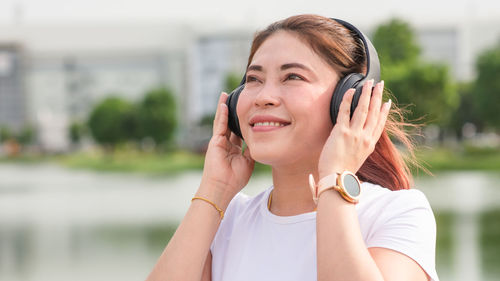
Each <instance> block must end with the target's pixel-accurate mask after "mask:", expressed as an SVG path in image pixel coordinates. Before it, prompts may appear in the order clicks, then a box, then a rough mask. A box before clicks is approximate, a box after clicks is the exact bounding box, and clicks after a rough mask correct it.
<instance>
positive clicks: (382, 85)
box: [380, 80, 384, 89]
mask: <svg viewBox="0 0 500 281" xmlns="http://www.w3.org/2000/svg"><path fill="white" fill-rule="evenodd" d="M380 88H381V89H383V88H384V80H382V81H380Z"/></svg>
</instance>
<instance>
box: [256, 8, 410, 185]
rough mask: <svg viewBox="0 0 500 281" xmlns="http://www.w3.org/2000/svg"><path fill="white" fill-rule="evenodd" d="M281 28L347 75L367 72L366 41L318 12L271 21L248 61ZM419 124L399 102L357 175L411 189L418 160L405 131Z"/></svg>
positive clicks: (380, 182)
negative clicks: (407, 119) (405, 113)
mask: <svg viewBox="0 0 500 281" xmlns="http://www.w3.org/2000/svg"><path fill="white" fill-rule="evenodd" d="M277 31H288V32H293V33H294V34H296V35H297V36H298V38H299V39H300V40H303V42H305V43H306V44H308V45H309V46H310V47H311V48H312V49H313V50H314V52H315V53H316V54H318V55H319V56H320V57H321V58H323V59H324V60H325V61H326V62H327V63H328V64H329V65H330V66H331V67H332V68H333V69H335V70H336V71H337V72H339V73H340V76H341V77H343V76H345V75H346V74H348V73H353V72H355V73H364V69H365V68H366V56H365V52H364V48H363V45H362V43H360V42H358V40H357V39H356V38H355V37H354V36H353V35H352V34H351V32H350V31H349V30H348V29H347V28H345V27H344V26H343V25H341V24H339V23H338V22H336V21H334V20H332V19H329V18H325V17H322V16H317V15H298V16H293V17H289V18H287V19H285V20H282V21H278V22H275V23H273V24H271V25H269V26H268V27H267V28H266V29H265V30H262V31H260V32H258V33H257V34H256V35H255V37H254V40H253V42H252V48H251V50H250V56H249V58H248V65H250V63H251V61H252V59H253V56H254V54H255V52H256V51H257V49H258V48H259V47H260V46H261V45H262V43H263V42H264V41H265V40H266V39H267V38H269V36H271V35H272V34H274V33H275V32H277ZM408 126H409V127H415V126H414V125H412V124H409V123H407V122H405V121H404V118H403V114H402V110H401V109H399V108H398V107H397V106H396V105H395V104H394V105H393V107H392V108H391V114H390V115H389V118H388V120H387V123H386V125H385V129H384V132H383V133H382V136H381V137H380V139H379V140H378V142H377V144H376V145H375V150H374V151H373V153H372V154H371V155H370V156H368V158H367V159H366V161H365V162H364V163H363V165H362V166H361V168H360V169H359V171H358V172H357V176H358V177H359V179H360V180H362V181H368V182H371V183H375V184H378V185H381V186H383V187H387V188H389V189H391V190H399V189H409V188H410V187H411V186H412V185H413V179H412V175H411V172H410V169H409V167H408V164H407V163H410V164H415V165H416V160H415V155H414V145H413V143H412V141H411V139H410V137H409V135H408V134H407V133H406V132H405V130H404V129H405V127H408ZM389 135H390V136H392V137H393V138H394V139H395V140H396V141H397V142H399V143H401V144H402V145H403V146H404V147H405V148H406V151H407V156H406V160H407V161H405V160H404V159H403V157H402V155H401V153H400V152H399V151H398V149H397V148H396V146H395V145H394V143H393V142H392V141H391V139H390V137H389Z"/></svg>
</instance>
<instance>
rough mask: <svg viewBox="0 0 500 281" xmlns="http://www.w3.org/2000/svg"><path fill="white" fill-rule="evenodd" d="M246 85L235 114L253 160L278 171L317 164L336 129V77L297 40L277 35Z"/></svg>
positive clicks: (254, 64)
mask: <svg viewBox="0 0 500 281" xmlns="http://www.w3.org/2000/svg"><path fill="white" fill-rule="evenodd" d="M246 79H247V80H246V81H247V82H246V85H245V89H244V90H243V91H242V93H241V95H240V97H239V100H238V105H237V109H236V110H237V113H238V117H239V120H240V128H241V132H242V135H243V138H244V139H245V142H246V143H247V145H248V147H249V148H250V152H251V156H252V158H253V159H255V160H256V161H258V162H261V163H265V164H269V165H273V166H275V165H294V164H296V163H297V164H298V163H299V162H300V163H302V164H306V163H307V161H309V162H311V163H313V161H317V158H318V157H319V155H320V152H321V150H322V148H323V145H324V143H325V141H326V139H327V138H328V136H329V134H330V131H331V129H332V127H333V124H332V122H331V120H330V113H329V112H330V100H331V96H332V93H333V89H334V88H335V85H336V84H337V81H338V75H337V73H336V72H335V71H334V70H333V69H332V68H331V67H330V66H329V65H328V64H327V63H326V62H325V61H323V59H321V58H320V57H319V56H318V55H317V54H316V53H315V52H314V51H313V50H312V49H311V48H310V47H309V46H308V45H306V44H305V43H303V42H302V41H301V40H299V39H298V37H297V36H296V35H295V34H293V33H290V32H287V31H278V32H276V33H275V34H273V35H271V36H270V37H269V38H268V39H267V40H266V41H265V42H264V43H263V44H262V45H261V46H260V48H259V49H258V50H257V51H256V52H255V54H254V57H253V59H252V62H251V63H250V65H249V67H248V69H247V77H246ZM304 161H306V162H304Z"/></svg>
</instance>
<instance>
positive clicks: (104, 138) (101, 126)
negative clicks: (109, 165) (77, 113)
mask: <svg viewBox="0 0 500 281" xmlns="http://www.w3.org/2000/svg"><path fill="white" fill-rule="evenodd" d="M136 118H137V117H136V111H135V107H134V105H133V104H131V103H130V102H128V101H125V100H123V99H120V98H118V97H109V98H106V99H105V100H103V101H102V102H101V103H99V104H97V106H96V107H94V109H93V110H92V112H91V113H90V117H89V120H88V127H89V129H90V132H91V134H92V136H93V138H94V140H95V141H96V142H97V143H99V144H101V145H104V146H105V147H106V148H111V149H114V148H115V147H116V145H118V144H120V143H123V142H125V141H127V140H131V139H133V138H134V137H135V136H136V134H137V133H136V130H137V119H136Z"/></svg>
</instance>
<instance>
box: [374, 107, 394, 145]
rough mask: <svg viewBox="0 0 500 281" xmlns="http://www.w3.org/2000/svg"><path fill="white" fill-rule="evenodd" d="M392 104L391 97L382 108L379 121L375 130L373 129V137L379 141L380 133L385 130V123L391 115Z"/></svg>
mask: <svg viewBox="0 0 500 281" xmlns="http://www.w3.org/2000/svg"><path fill="white" fill-rule="evenodd" d="M391 105H392V101H391V100H390V99H389V101H388V102H386V103H384V104H383V105H382V110H380V115H379V120H378V122H377V126H376V127H375V130H374V131H373V137H374V138H375V139H376V140H377V141H378V139H379V138H380V135H382V132H383V131H384V128H385V123H386V122H387V116H389V112H390V110H391Z"/></svg>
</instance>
